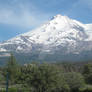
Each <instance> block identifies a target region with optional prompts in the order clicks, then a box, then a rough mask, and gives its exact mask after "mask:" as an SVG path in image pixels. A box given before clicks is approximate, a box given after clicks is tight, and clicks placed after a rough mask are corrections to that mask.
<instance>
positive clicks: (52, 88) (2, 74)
mask: <svg viewBox="0 0 92 92" xmlns="http://www.w3.org/2000/svg"><path fill="white" fill-rule="evenodd" d="M7 74H8V76H9V88H8V92H92V63H91V62H90V63H85V62H75V63H74V62H62V63H37V62H34V63H31V64H25V65H19V64H18V63H17V62H16V59H15V57H14V56H13V54H11V57H10V58H9V61H8V63H7V64H6V66H4V67H1V68H0V92H6V89H5V86H6V76H7Z"/></svg>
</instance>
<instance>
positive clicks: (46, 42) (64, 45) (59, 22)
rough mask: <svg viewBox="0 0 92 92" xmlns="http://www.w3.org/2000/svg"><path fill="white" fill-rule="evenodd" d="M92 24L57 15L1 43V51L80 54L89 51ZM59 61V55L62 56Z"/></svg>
mask: <svg viewBox="0 0 92 92" xmlns="http://www.w3.org/2000/svg"><path fill="white" fill-rule="evenodd" d="M91 28H92V25H91V24H83V23H81V22H79V21H77V20H74V19H70V18H69V17H67V16H62V15H56V16H54V17H53V19H51V20H50V21H48V22H47V23H46V24H43V25H42V26H41V27H39V28H37V29H35V30H31V31H29V32H27V33H24V34H21V35H18V36H16V37H14V38H12V39H10V40H7V41H5V42H3V43H0V52H16V53H18V54H19V53H23V54H24V53H30V54H31V55H32V54H33V53H35V54H37V53H38V55H37V56H38V57H37V58H40V59H43V60H44V58H46V57H45V56H47V55H55V54H56V55H59V56H62V55H68V54H75V55H79V54H80V53H82V52H86V51H88V52H90V51H92V29H91ZM61 60H62V58H61Z"/></svg>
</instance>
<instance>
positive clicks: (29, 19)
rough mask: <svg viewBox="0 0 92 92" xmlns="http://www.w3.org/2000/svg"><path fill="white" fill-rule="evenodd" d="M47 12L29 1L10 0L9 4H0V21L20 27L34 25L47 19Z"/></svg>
mask: <svg viewBox="0 0 92 92" xmlns="http://www.w3.org/2000/svg"><path fill="white" fill-rule="evenodd" d="M20 1H21V0H20ZM48 17H49V14H48V15H47V14H44V13H43V12H41V11H39V10H38V9H37V8H36V7H35V6H34V5H33V4H31V3H30V4H29V2H26V3H25V2H23V3H22V2H21V3H20V2H19V1H18V0H12V2H11V3H9V4H5V3H4V4H2V5H1V6H0V23H3V24H12V25H16V26H21V27H35V26H38V25H39V24H41V23H43V22H44V20H47V19H48Z"/></svg>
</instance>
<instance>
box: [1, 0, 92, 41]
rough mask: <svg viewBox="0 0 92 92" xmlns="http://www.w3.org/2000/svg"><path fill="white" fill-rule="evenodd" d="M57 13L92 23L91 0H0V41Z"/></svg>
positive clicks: (25, 30) (39, 23)
mask: <svg viewBox="0 0 92 92" xmlns="http://www.w3.org/2000/svg"><path fill="white" fill-rule="evenodd" d="M57 14H61V15H66V16H69V17H70V18H73V19H76V20H79V21H81V22H83V23H92V0H0V41H4V40H7V39H10V38H12V37H14V36H16V35H18V34H21V33H24V32H27V31H29V30H32V29H35V28H37V27H39V26H40V25H41V24H43V23H45V22H47V21H48V20H49V19H51V18H52V17H53V16H55V15H57Z"/></svg>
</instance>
